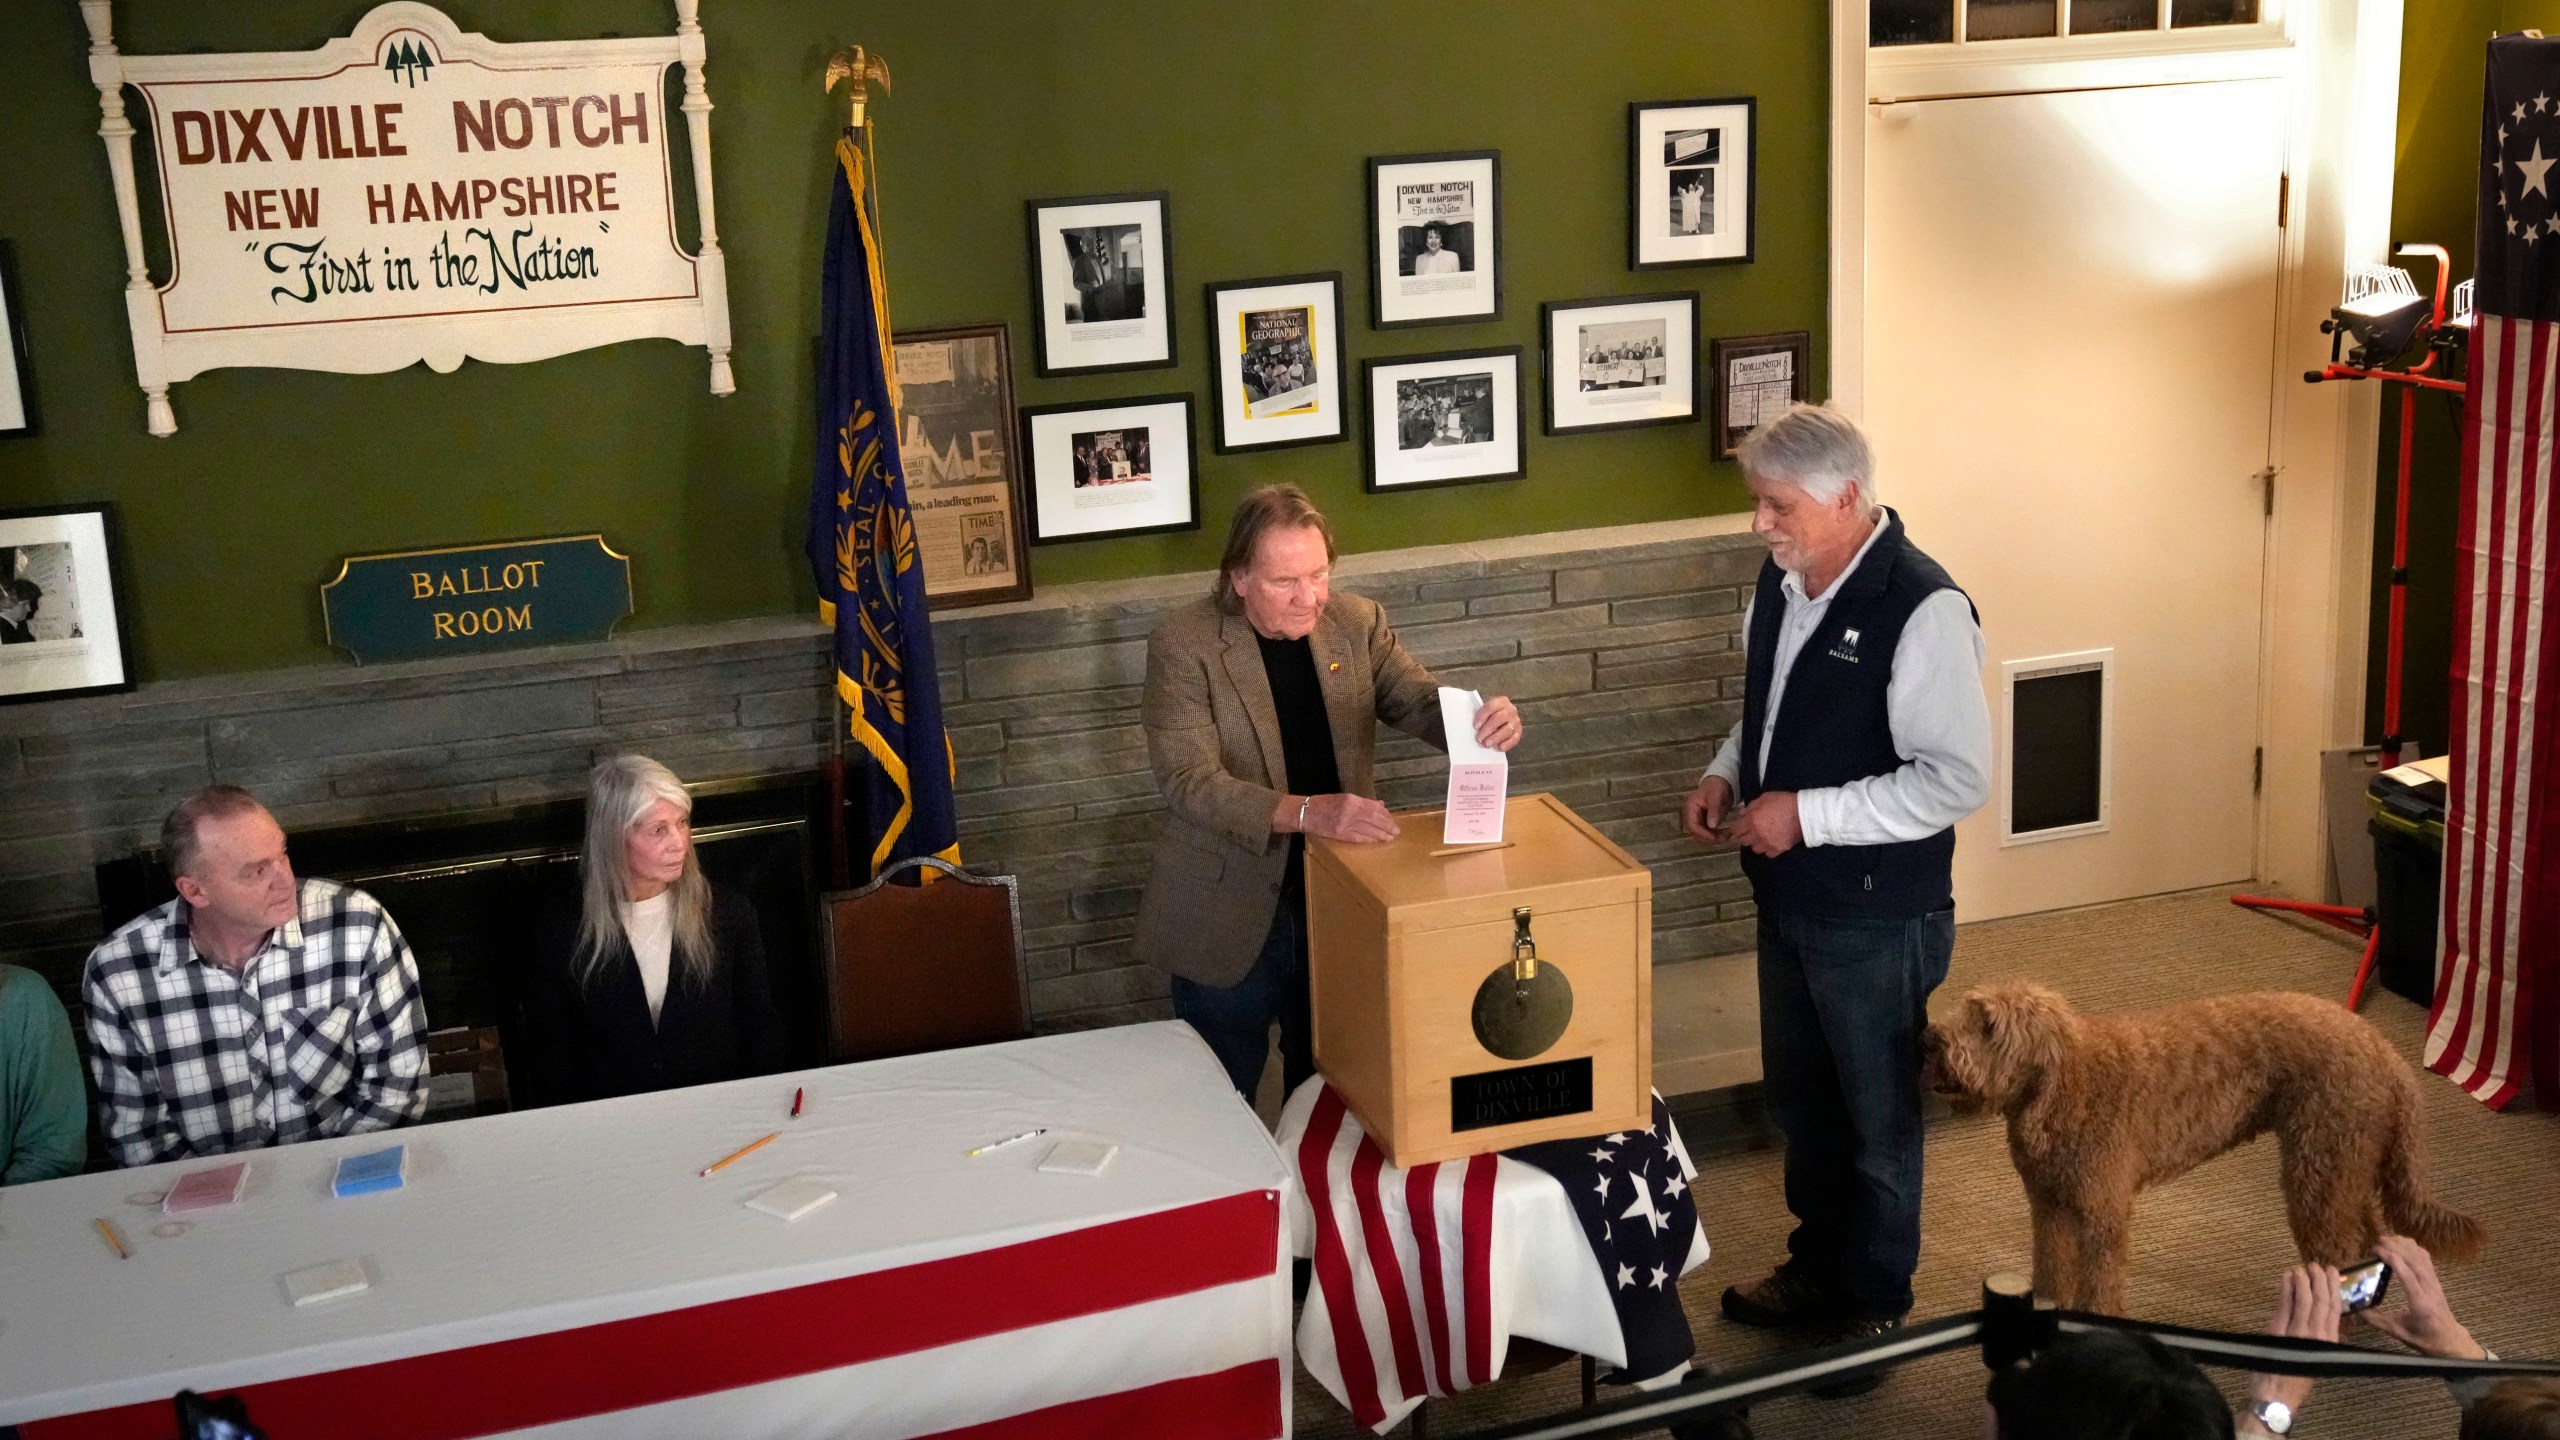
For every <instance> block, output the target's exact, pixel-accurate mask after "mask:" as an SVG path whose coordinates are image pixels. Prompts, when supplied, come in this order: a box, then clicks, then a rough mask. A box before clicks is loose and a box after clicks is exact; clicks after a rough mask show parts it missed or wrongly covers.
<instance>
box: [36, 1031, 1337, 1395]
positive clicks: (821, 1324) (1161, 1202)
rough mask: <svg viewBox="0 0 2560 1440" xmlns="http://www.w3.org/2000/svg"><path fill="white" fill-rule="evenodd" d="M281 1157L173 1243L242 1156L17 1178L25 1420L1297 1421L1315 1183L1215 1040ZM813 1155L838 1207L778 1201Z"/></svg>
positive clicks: (788, 1086) (706, 1093) (1012, 1048)
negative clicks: (399, 1163) (1099, 1162)
mask: <svg viewBox="0 0 2560 1440" xmlns="http://www.w3.org/2000/svg"><path fill="white" fill-rule="evenodd" d="M795 1087H806V1089H807V1092H808V1103H807V1107H806V1110H805V1113H804V1114H803V1115H802V1117H801V1118H800V1119H798V1120H790V1119H787V1118H785V1117H786V1112H787V1111H788V1110H789V1107H790V1101H791V1095H792V1091H793V1089H794V1088H795ZM1035 1126H1047V1127H1049V1128H1050V1134H1049V1135H1048V1136H1047V1137H1044V1138H1043V1139H1040V1140H1035V1141H1030V1142H1026V1143H1023V1144H1018V1145H1014V1146H1010V1147H1008V1148H1006V1149H1003V1150H998V1151H995V1152H993V1153H990V1154H987V1155H985V1156H982V1157H980V1158H977V1159H974V1160H973V1159H970V1158H968V1155H967V1151H968V1150H969V1149H970V1148H971V1147H972V1146H975V1145H980V1144H984V1143H986V1142H987V1141H990V1140H995V1139H1000V1138H1003V1137H1005V1136H1009V1135H1013V1134H1016V1133H1018V1132H1020V1131H1024V1130H1028V1129H1031V1128H1032V1127H1035ZM770 1130H780V1131H781V1132H782V1138H781V1139H779V1140H777V1141H776V1142H774V1143H773V1144H771V1145H768V1146H766V1147H765V1148H763V1149H762V1150H759V1151H758V1152H756V1153H755V1154H754V1155H751V1156H748V1157H747V1158H745V1159H743V1160H740V1161H739V1162H737V1163H736V1164H734V1165H731V1166H729V1167H728V1168H726V1169H724V1170H722V1171H721V1172H720V1173H719V1174H717V1175H714V1176H712V1177H710V1178H708V1179H705V1178H700V1177H699V1176H698V1175H697V1173H696V1172H698V1171H699V1170H700V1169H701V1168H702V1167H703V1166H704V1165H707V1164H709V1163H710V1162H712V1161H713V1160H716V1159H718V1158H719V1157H721V1156H722V1155H725V1154H727V1153H729V1152H730V1151H732V1150H735V1149H736V1148H738V1147H739V1146H740V1145H742V1144H745V1143H746V1142H748V1141H750V1140H753V1139H754V1138H756V1137H757V1136H759V1135H762V1134H764V1133H765V1132H767V1131H770ZM1079 1137H1082V1138H1092V1139H1098V1140H1104V1141H1108V1142H1111V1143H1115V1144H1117V1145H1118V1146H1119V1147H1120V1152H1119V1154H1118V1156H1117V1158H1116V1159H1114V1160H1113V1161H1112V1163H1111V1164H1110V1166H1109V1167H1108V1169H1107V1170H1106V1171H1105V1172H1104V1173H1103V1174H1102V1175H1100V1176H1099V1177H1093V1176H1079V1175H1064V1174H1048V1173H1041V1172H1040V1171H1038V1169H1037V1168H1036V1167H1037V1165H1038V1163H1039V1161H1040V1160H1041V1158H1042V1156H1043V1155H1044V1154H1045V1153H1046V1152H1047V1150H1048V1147H1049V1145H1050V1143H1051V1142H1052V1141H1054V1140H1058V1139H1065V1138H1079ZM394 1140H397V1141H401V1142H405V1143H406V1144H407V1145H408V1147H409V1181H408V1185H407V1187H406V1188H405V1189H403V1190H400V1191H396V1192H392V1193H388V1194H380V1195H371V1196H361V1197H356V1198H351V1199H345V1200H340V1199H335V1198H333V1197H331V1195H330V1194H329V1178H330V1175H331V1171H332V1168H333V1166H334V1164H335V1162H336V1161H337V1159H338V1157H339V1156H341V1155H346V1154H352V1153H359V1152H362V1151H365V1150H370V1149H374V1148H377V1147H379V1146H381V1145H383V1144H386V1143H390V1142H391V1141H394ZM249 1158H250V1162H251V1164H250V1171H249V1184H248V1193H247V1196H246V1198H245V1199H244V1200H243V1201H242V1202H241V1203H240V1204H239V1205H238V1206H236V1207H234V1208H231V1209H227V1210H219V1211H211V1212H204V1213H200V1214H198V1215H195V1216H192V1217H189V1218H190V1219H191V1220H192V1222H193V1223H192V1228H191V1229H190V1230H189V1231H188V1232H187V1233H185V1234H183V1235H179V1236H175V1237H172V1238H162V1237H158V1236H155V1235H154V1234H153V1233H152V1232H153V1228H154V1226H155V1225H156V1224H158V1223H159V1222H160V1221H161V1219H162V1217H161V1216H160V1215H159V1214H157V1213H156V1211H154V1210H149V1209H144V1208H140V1207H138V1206H136V1205H133V1204H131V1203H128V1197H129V1196H131V1195H133V1194H135V1193H137V1192H146V1191H153V1190H161V1189H165V1188H166V1187H168V1186H169V1185H170V1184H172V1183H174V1182H175V1181H176V1179H177V1178H178V1176H179V1175H181V1174H183V1173H185V1172H186V1171H189V1170H194V1169H198V1168H201V1167H202V1166H203V1165H205V1164H206V1163H209V1162H204V1161H188V1162H181V1163H177V1164H171V1165H163V1166H156V1167H152V1168H149V1169H143V1170H128V1171H121V1172H115V1173H109V1174H99V1175H89V1176H80V1177H75V1178H72V1179H66V1180H57V1181H51V1182H48V1183H45V1184H40V1185H26V1186H17V1187H12V1188H10V1189H6V1190H0V1424H7V1423H12V1422H14V1423H18V1424H20V1425H22V1426H24V1427H25V1431H26V1436H27V1440H49V1437H57V1436H60V1437H68V1436H123V1435H131V1436H136V1437H141V1436H148V1437H152V1440H165V1437H166V1436H167V1435H168V1434H169V1432H170V1430H171V1428H172V1426H171V1424H170V1419H169V1417H170V1413H171V1412H170V1410H169V1397H170V1396H172V1395H174V1394H175V1393H176V1392H177V1391H178V1390H179V1389H180V1388H182V1387H184V1388H192V1389H195V1390H199V1391H205V1392H228V1391H239V1392H242V1393H243V1394H245V1395H246V1397H247V1399H248V1402H249V1407H250V1412H251V1415H252V1417H253V1418H254V1419H256V1420H257V1421H258V1422H259V1423H260V1424H261V1425H263V1426H265V1427H267V1428H269V1429H270V1431H271V1432H272V1433H273V1434H275V1435H277V1436H279V1437H304V1436H317V1435H335V1434H350V1433H356V1432H357V1431H363V1432H365V1433H368V1434H373V1435H379V1436H383V1437H391V1436H399V1437H408V1440H448V1437H451V1440H458V1437H462V1436H470V1435H488V1434H523V1435H540V1436H543V1437H549V1440H572V1437H577V1440H584V1437H589V1436H595V1437H601V1436H606V1435H611V1436H615V1437H628V1436H653V1435H666V1436H675V1435H687V1436H694V1435H720V1436H724V1437H728V1436H773V1437H800V1436H807V1437H818V1436H826V1437H845V1436H860V1437H882V1440H896V1437H912V1436H923V1435H944V1434H951V1433H968V1434H973V1435H974V1434H978V1433H981V1432H978V1431H976V1430H973V1429H972V1428H971V1427H979V1426H989V1425H990V1424H991V1422H998V1421H1005V1420H1006V1419H1007V1417H1019V1418H1017V1419H1014V1420H1012V1421H1011V1422H1010V1423H1008V1424H1006V1425H1003V1426H999V1427H997V1428H995V1429H991V1430H988V1431H986V1432H983V1433H986V1434H989V1435H994V1434H1004V1435H1011V1434H1013V1433H1015V1432H1016V1430H1017V1429H1018V1428H1020V1427H1021V1426H1023V1425H1026V1424H1027V1425H1029V1426H1030V1427H1031V1429H1032V1430H1036V1431H1037V1433H1040V1434H1042V1435H1044V1436H1062V1435H1088V1434H1089V1435H1096V1436H1102V1435H1110V1436H1122V1435H1135V1434H1143V1433H1149V1432H1151V1431H1154V1432H1158V1433H1161V1429H1162V1427H1160V1426H1158V1425H1156V1424H1154V1423H1153V1421H1152V1420H1151V1419H1150V1417H1152V1416H1160V1415H1178V1416H1180V1417H1181V1418H1182V1420H1183V1421H1184V1425H1185V1431H1184V1433H1187V1434H1193V1435H1214V1436H1219V1437H1225V1436H1235V1437H1239V1440H1268V1437H1272V1436H1279V1435H1285V1434H1286V1433H1287V1426H1288V1389H1289V1374H1290V1366H1289V1361H1288V1353H1289V1351H1288V1345H1289V1286H1288V1266H1287V1264H1286V1259H1287V1237H1286V1232H1285V1231H1284V1230H1283V1228H1282V1220H1281V1207H1282V1204H1283V1196H1284V1192H1285V1191H1286V1189H1287V1187H1288V1185H1289V1179H1288V1173H1287V1170H1286V1167H1285V1165H1284V1163H1283V1161H1282V1159H1281V1156H1280V1155H1279V1153H1278V1151H1277V1150H1276V1149H1275V1147H1274V1146H1273V1144H1272V1141H1271V1138H1270V1137H1269V1136H1268V1135H1267V1134H1265V1133H1264V1132H1263V1130H1262V1128H1261V1126H1260V1125H1259V1124H1258V1123H1257V1122H1256V1121H1255V1119H1254V1117H1253V1114H1252V1112H1251V1111H1250V1110H1248V1109H1247V1108H1246V1107H1245V1106H1244V1104H1243V1103H1242V1102H1241V1101H1240V1100H1238V1099H1237V1097H1236V1095H1235V1092H1234V1091H1233V1090H1232V1089H1231V1088H1230V1087H1229V1086H1228V1084H1227V1082H1226V1079H1225V1076H1224V1074H1223V1072H1222V1071H1221V1070H1220V1069H1219V1068H1218V1065H1217V1063H1216V1061H1215V1060H1214V1059H1213V1058H1212V1056H1211V1055H1210V1053H1209V1050H1208V1048H1207V1047H1206V1046H1204V1045H1203V1044H1202V1043H1201V1042H1200V1040H1199V1038H1198V1037H1197V1036H1195V1035H1194V1034H1192V1033H1191V1031H1190V1029H1189V1028H1188V1027H1187V1026H1182V1025H1179V1024H1161V1025H1145V1026H1135V1027H1129V1028H1124V1029H1116V1030H1104V1031H1094V1032H1090V1033H1084V1034H1074V1035H1061V1036H1056V1037H1051V1038H1046V1039H1038V1040H1027V1041H1022V1042H1019V1043H1015V1044H1009V1045H993V1046H986V1047H983V1048H979V1049H974V1050H963V1051H951V1052H946V1053H943V1054H938V1055H928V1056H919V1057H914V1058H910V1059H902V1060H887V1061H878V1062H874V1063H871V1064H866V1065H851V1066H841V1067H837V1068H833V1069H824V1070H812V1071H807V1072H803V1073H800V1074H790V1075H777V1076H772V1077H768V1078H764V1079H758V1080H751V1081H738V1082H735V1083H731V1084H725V1085H713V1086H704V1087H701V1088H698V1089H692V1090H684V1091H672V1092H667V1093H664V1094H659V1095H649V1096H633V1097H630V1098H627V1099H621V1100H609V1101H603V1102H598V1103H595V1104H589V1105H578V1106H567V1107H560V1108H555V1109H549V1110H536V1111H529V1112H525V1113H521V1114H515V1115H502V1116H494V1117H490V1118H487V1119H481V1120H466V1121H460V1122H456V1123H453V1124H448V1125H438V1126H430V1127H425V1128H421V1129H415V1130H409V1131H405V1132H398V1133H396V1134H393V1135H391V1136H387V1137H386V1136H380V1135H373V1136H359V1137H354V1138H350V1139H344V1140H330V1141H321V1142H316V1143H313V1144H307V1145H300V1146H293V1147H288V1148H285V1149H279V1150H267V1151H258V1152H254V1153H253V1154H251V1156H250V1157H249ZM798 1176H809V1177H812V1178H815V1179H817V1180H819V1181H821V1182H822V1183H824V1184H826V1185H828V1186H830V1187H832V1188H834V1189H835V1190H837V1191H838V1192H840V1193H839V1198H837V1199H836V1200H835V1201H834V1202H833V1203H831V1204H829V1205H827V1206H825V1207H824V1208H822V1209H820V1210H817V1211H816V1212H814V1213H812V1214H810V1215H808V1216H807V1217H805V1218H803V1219H801V1220H799V1221H798V1222H796V1223H786V1222H784V1221H781V1220H778V1219H775V1218H772V1217H770V1216H766V1215H763V1214H759V1213H757V1212H755V1211H752V1210H749V1209H747V1208H745V1203H744V1202H745V1201H746V1200H747V1199H748V1198H749V1197H751V1196H753V1195H755V1194H757V1193H758V1192H760V1191H762V1190H764V1189H766V1188H767V1187H769V1186H771V1185H774V1184H775V1183H777V1182H779V1181H782V1180H786V1179H790V1178H794V1177H798ZM98 1216H105V1217H107V1218H109V1219H111V1220H113V1221H114V1222H115V1224H116V1225H117V1226H118V1227H119V1228H120V1229H121V1230H122V1231H123V1233H124V1234H125V1236H126V1237H128V1239H129V1241H130V1243H131V1244H132V1245H133V1246H134V1248H135V1250H136V1251H137V1254H136V1256H135V1258H133V1259H131V1260H118V1259H117V1258H116V1256H115V1254H114V1253H113V1252H112V1251H111V1250H110V1249H109V1248H108V1247H107V1245H106V1243H105V1241H104V1240H103V1239H102V1238H101V1237H100V1236H99V1234H98V1233H97V1231H96V1229H95V1227H94V1225H93V1223H92V1220H93V1217H98ZM345 1259H353V1260H359V1261H361V1262H362V1263H363V1265H364V1267H365V1269H366V1271H367V1272H368V1273H369V1275H370V1278H371V1281H372V1288H371V1289H370V1290H369V1291H367V1292H364V1293H361V1294H357V1295H354V1296H350V1297H347V1298H344V1299H339V1300H332V1301H326V1302H322V1303H320V1304H317V1305H313V1306H308V1307H305V1308H301V1309H296V1308H295V1307H294V1306H293V1305H292V1304H291V1303H289V1301H288V1300H287V1298H286V1294H285V1290H284V1286H283V1281H282V1279H281V1277H282V1276H283V1275H284V1274H285V1273H286V1272H288V1271H293V1270H297V1269H301V1268H303V1267H306V1266H311V1265H316V1264H321V1263H324V1262H328V1261H334V1260H345ZM358 1417H361V1418H358ZM1026 1433H1027V1432H1026Z"/></svg>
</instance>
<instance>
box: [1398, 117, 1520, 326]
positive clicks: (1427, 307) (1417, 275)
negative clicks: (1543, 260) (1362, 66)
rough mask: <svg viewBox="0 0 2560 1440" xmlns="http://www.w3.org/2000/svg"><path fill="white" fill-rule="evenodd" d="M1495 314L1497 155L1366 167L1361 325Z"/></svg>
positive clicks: (1406, 158) (1498, 297) (1416, 158)
mask: <svg viewBox="0 0 2560 1440" xmlns="http://www.w3.org/2000/svg"><path fill="white" fill-rule="evenodd" d="M1501 314H1502V152H1501V151H1499V150H1469V151H1458V152H1453V153H1450V154H1445V155H1378V156H1372V157H1371V158H1370V161H1369V323H1370V324H1371V325H1372V326H1375V327H1376V328H1378V329H1381V330H1390V329H1393V328H1395V327H1396V326H1399V325H1449V324H1456V323H1459V322H1463V321H1469V320H1491V319H1494V318H1496V317H1498V316H1500V315H1501Z"/></svg>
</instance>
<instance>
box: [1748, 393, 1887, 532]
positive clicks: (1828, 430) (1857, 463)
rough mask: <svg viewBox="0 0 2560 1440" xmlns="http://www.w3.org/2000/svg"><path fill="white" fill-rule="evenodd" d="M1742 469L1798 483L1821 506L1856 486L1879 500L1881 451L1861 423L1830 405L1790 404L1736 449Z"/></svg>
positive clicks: (1870, 500) (1869, 499)
mask: <svg viewBox="0 0 2560 1440" xmlns="http://www.w3.org/2000/svg"><path fill="white" fill-rule="evenodd" d="M1733 458H1734V459H1736V460H1739V461H1741V462H1742V469H1743V473H1745V474H1747V475H1757V476H1759V477H1760V478H1761V479H1763V480H1773V481H1776V482H1778V483H1779V484H1782V485H1793V486H1795V487H1796V488H1797V489H1799V490H1802V491H1803V492H1804V493H1806V494H1807V495H1810V496H1812V497H1813V498H1814V499H1815V500H1817V501H1819V502H1821V503H1822V504H1825V505H1828V504H1830V503H1832V502H1833V501H1835V500H1838V499H1839V498H1840V497H1841V495H1843V494H1844V493H1846V492H1848V491H1850V490H1855V491H1857V492H1858V498H1859V500H1860V501H1862V502H1863V503H1864V504H1865V505H1866V506H1867V508H1869V509H1873V508H1875V506H1876V504H1877V500H1876V454H1875V451H1874V450H1873V449H1872V448H1870V447H1869V446H1868V444H1867V436H1866V432H1865V431H1862V430H1860V429H1859V428H1858V423H1857V422H1856V421H1854V420H1852V419H1850V418H1849V417H1848V416H1846V415H1843V414H1841V413H1840V412H1839V411H1837V410H1834V409H1832V408H1831V407H1830V406H1828V405H1805V404H1801V403H1799V404H1795V405H1790V406H1788V407H1787V408H1786V409H1784V410H1782V411H1780V412H1779V413H1778V418H1776V419H1774V420H1770V421H1767V422H1765V423H1763V424H1762V425H1761V426H1760V427H1759V428H1758V429H1756V430H1753V431H1752V432H1751V433H1750V434H1749V435H1747V436H1745V437H1743V441H1742V443H1741V444H1739V445H1736V446H1735V447H1733Z"/></svg>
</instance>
